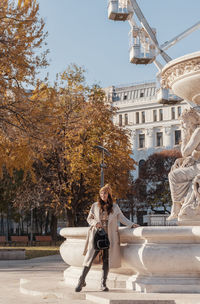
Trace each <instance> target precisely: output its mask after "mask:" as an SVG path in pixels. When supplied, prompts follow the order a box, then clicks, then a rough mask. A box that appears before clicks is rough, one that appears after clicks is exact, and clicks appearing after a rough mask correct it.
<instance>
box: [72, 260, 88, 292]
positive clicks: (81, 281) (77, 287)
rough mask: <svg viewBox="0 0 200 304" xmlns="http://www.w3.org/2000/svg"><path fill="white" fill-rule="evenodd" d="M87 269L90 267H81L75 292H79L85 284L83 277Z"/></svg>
mask: <svg viewBox="0 0 200 304" xmlns="http://www.w3.org/2000/svg"><path fill="white" fill-rule="evenodd" d="M89 270H90V267H87V266H85V267H84V268H83V272H82V275H81V276H80V278H79V281H78V285H77V286H76V288H75V291H76V292H80V291H81V290H82V288H83V287H85V286H86V283H85V278H86V275H87V274H88V272H89Z"/></svg>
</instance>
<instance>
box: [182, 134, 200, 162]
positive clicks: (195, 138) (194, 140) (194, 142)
mask: <svg viewBox="0 0 200 304" xmlns="http://www.w3.org/2000/svg"><path fill="white" fill-rule="evenodd" d="M199 144H200V128H197V129H195V131H194V132H193V134H192V136H191V138H190V140H189V142H188V143H187V145H186V146H185V147H181V152H182V155H183V157H187V156H191V155H192V152H193V151H194V150H195V148H196V147H197V146H198V145H199Z"/></svg>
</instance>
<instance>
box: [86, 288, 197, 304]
mask: <svg viewBox="0 0 200 304" xmlns="http://www.w3.org/2000/svg"><path fill="white" fill-rule="evenodd" d="M86 300H89V301H91V302H93V303H97V304H200V295H198V294H161V293H158V294H156V293H154V294H144V293H136V292H133V291H131V292H130V291H128V292H127V291H126V292H122V291H121V292H120V290H118V291H117V290H116V291H115V292H113V291H111V292H107V293H105V292H104V293H103V292H98V293H97V292H96V293H86Z"/></svg>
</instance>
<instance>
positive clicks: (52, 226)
mask: <svg viewBox="0 0 200 304" xmlns="http://www.w3.org/2000/svg"><path fill="white" fill-rule="evenodd" d="M50 230H51V236H52V239H53V240H54V241H56V240H57V217H56V216H55V215H54V214H52V215H51V224H50Z"/></svg>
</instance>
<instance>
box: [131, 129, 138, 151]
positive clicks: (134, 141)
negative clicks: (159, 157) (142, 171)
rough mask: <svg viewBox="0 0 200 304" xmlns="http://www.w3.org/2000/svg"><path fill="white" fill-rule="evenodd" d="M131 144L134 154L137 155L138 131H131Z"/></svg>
mask: <svg viewBox="0 0 200 304" xmlns="http://www.w3.org/2000/svg"><path fill="white" fill-rule="evenodd" d="M131 143H132V150H133V153H134V154H136V153H137V149H138V142H137V131H136V130H131Z"/></svg>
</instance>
